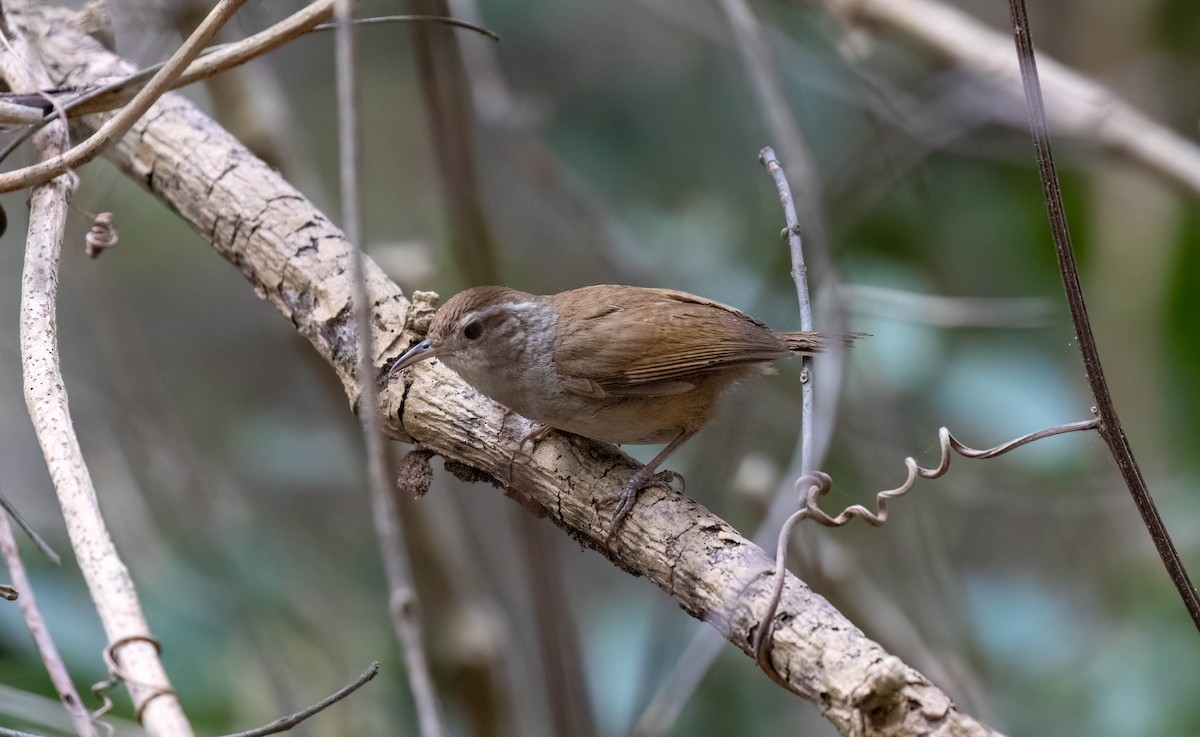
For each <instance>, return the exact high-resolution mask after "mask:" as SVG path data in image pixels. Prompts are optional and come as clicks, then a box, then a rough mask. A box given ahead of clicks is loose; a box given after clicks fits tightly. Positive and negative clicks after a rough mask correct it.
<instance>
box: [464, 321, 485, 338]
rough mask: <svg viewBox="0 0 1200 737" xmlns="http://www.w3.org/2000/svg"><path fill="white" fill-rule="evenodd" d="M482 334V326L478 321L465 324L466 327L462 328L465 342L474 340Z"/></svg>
mask: <svg viewBox="0 0 1200 737" xmlns="http://www.w3.org/2000/svg"><path fill="white" fill-rule="evenodd" d="M482 334H483V326H482V325H480V324H479V322H478V321H476V322H469V323H467V326H466V327H465V328H463V337H464V338H466V339H467V340H475V339H476V338H478V337H479V336H480V335H482Z"/></svg>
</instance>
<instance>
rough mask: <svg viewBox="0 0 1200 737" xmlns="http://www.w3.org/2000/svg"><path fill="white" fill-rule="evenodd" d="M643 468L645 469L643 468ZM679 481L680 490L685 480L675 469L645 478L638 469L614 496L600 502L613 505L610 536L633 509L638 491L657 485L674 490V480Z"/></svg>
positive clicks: (609, 528) (609, 527) (609, 529)
mask: <svg viewBox="0 0 1200 737" xmlns="http://www.w3.org/2000/svg"><path fill="white" fill-rule="evenodd" d="M643 470H645V469H643ZM676 481H678V482H679V490H680V491H681V492H682V491H683V488H684V485H685V482H684V480H683V475H682V474H680V473H678V472H677V471H659V472H658V473H656V474H654V475H653V476H650V477H649V478H645V477H644V474H643V473H642V471H638V472H637V473H635V474H634V475H633V476H632V477H630V479H629V481H628V482H626V484H625V486H624V487H623V488H622V489H621V491H620V493H618V494H617V495H616V496H612V497H609V498H608V499H605V500H604V501H603V502H602V504H604V505H606V506H607V505H609V504H612V505H614V507H613V518H612V522H611V523H610V524H609V526H608V534H609V535H610V536H611V535H612V534H613V533H614V532H616V531H617V528H618V527H620V526H621V523H622V522H624V521H625V517H626V516H627V515H628V514H629V513H630V511H632V510H633V505H635V504H637V497H638V492H639V491H641V490H642V489H645V488H647V487H650V486H658V487H660V488H663V489H666V490H667V491H672V490H674V488H675V486H674V482H676Z"/></svg>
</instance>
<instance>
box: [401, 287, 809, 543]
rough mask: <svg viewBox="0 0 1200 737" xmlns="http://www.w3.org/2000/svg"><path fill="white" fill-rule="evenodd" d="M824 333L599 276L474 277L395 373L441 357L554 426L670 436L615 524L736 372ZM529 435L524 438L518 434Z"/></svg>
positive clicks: (621, 436)
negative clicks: (578, 283)
mask: <svg viewBox="0 0 1200 737" xmlns="http://www.w3.org/2000/svg"><path fill="white" fill-rule="evenodd" d="M828 340H829V339H828V338H827V337H826V336H824V335H821V334H820V333H805V332H797V333H777V332H775V331H773V330H771V329H770V328H769V327H767V326H766V325H765V324H763V323H762V322H760V321H759V320H756V319H755V318H753V317H751V316H749V315H747V314H746V313H744V312H741V311H740V310H737V309H734V308H733V307H730V306H728V305H724V304H721V303H720V302H714V301H712V300H710V299H705V298H703V297H697V296H695V295H693V294H688V293H687V292H677V291H673V290H670V289H649V288H644V287H628V286H620V285H602V286H593V287H583V288H582V289H572V290H570V291H568V292H560V293H558V294H551V295H547V296H538V295H533V294H527V293H525V292H518V291H516V290H515V289H508V288H506V287H474V288H472V289H468V290H466V291H464V292H460V293H459V294H457V295H455V296H454V297H452V298H451V299H450V300H449V301H448V302H446V303H445V304H444V305H442V307H441V308H440V309H439V310H438V311H437V314H436V315H434V318H433V322H432V324H431V325H430V327H429V333H428V337H427V338H426V339H425V340H423V341H421V342H420V343H418V344H417V345H415V346H413V348H412V349H411V350H409V351H408V352H407V353H405V354H404V355H403V356H401V357H400V358H399V359H398V360H397V361H396V363H395V364H393V366H392V368H391V370H390V371H389V375H390V374H391V373H392V372H395V371H397V370H399V369H404V368H407V367H409V366H412V365H413V364H415V363H417V362H418V361H423V360H425V359H427V358H433V357H435V356H436V357H437V358H440V359H441V360H442V362H443V363H445V364H446V365H447V366H448V367H450V368H451V369H453V370H454V372H455V373H457V374H458V375H459V376H461V377H462V379H463V380H464V381H466V382H467V383H468V384H470V385H471V386H473V387H475V389H477V390H478V391H479V392H480V393H482V394H485V395H487V396H488V397H491V398H492V399H494V400H496V401H497V402H499V403H500V404H503V405H504V406H506V407H508V408H509V409H511V410H513V411H514V412H517V413H518V414H521V415H524V416H525V417H527V418H529V419H530V420H533V421H534V422H537V423H540V424H542V425H543V426H544V427H543V428H542V429H541V430H538V431H536V432H534V433H531V434H530V435H529V436H527V437H526V440H529V439H530V438H534V437H535V436H537V437H540V435H541V434H542V433H544V432H545V431H547V430H549V429H555V430H562V431H565V432H569V433H574V434H576V435H582V436H584V437H588V438H592V439H594V440H600V441H603V442H606V443H614V444H617V445H620V444H623V443H631V444H634V445H640V444H651V443H667V447H666V448H664V449H663V451H662V452H661V453H659V454H658V455H657V456H655V457H654V460H652V461H650V462H649V463H647V464H646V465H645V467H643V468H642V469H641V470H639V471H638V472H637V473H635V474H634V475H633V476H632V477H631V478H630V479H629V481H628V482H627V483H626V484H625V487H624V488H623V489H622V490H621V493H620V496H619V497H618V498H617V504H616V509H615V511H614V514H613V520H612V527H611V528H610V530H615V529H616V528H617V527H618V526H619V525H620V524H621V521H622V520H623V519H624V518H625V515H626V514H628V512H629V510H630V509H632V508H633V505H634V502H635V501H636V499H637V493H638V491H639V490H641V489H642V488H644V487H646V486H648V485H652V484H669V483H670V481H671V480H672V479H674V478H680V479H682V477H680V476H679V474H677V473H675V472H673V471H664V472H662V473H655V471H656V469H657V468H658V466H659V465H660V464H661V463H662V462H663V460H665V459H666V457H667V456H669V455H670V454H671V453H672V452H673V451H674V450H675V449H676V448H678V447H679V446H680V445H682V444H683V443H684V442H685V441H686V440H687V439H688V438H690V437H692V436H693V435H695V434H696V432H697V431H698V430H699V429H700V428H701V427H703V426H704V425H705V423H707V422H708V421H709V419H711V418H712V415H713V410H714V408H715V405H716V400H717V397H718V396H719V395H720V394H721V392H722V391H723V390H724V389H726V388H727V387H729V385H730V384H732V383H733V382H734V381H737V380H738V379H741V378H743V377H746V376H749V375H752V374H755V373H770V372H771V370H772V367H771V362H772V361H774V360H775V359H777V358H783V357H785V356H788V355H790V354H792V353H813V352H816V351H820V350H822V349H823V348H824V347H825V345H826V344H827V342H828ZM524 442H525V441H524V440H523V441H522V443H524Z"/></svg>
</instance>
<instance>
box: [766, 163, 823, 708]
mask: <svg viewBox="0 0 1200 737" xmlns="http://www.w3.org/2000/svg"><path fill="white" fill-rule="evenodd" d="M758 160H759V161H760V162H762V164H763V165H764V166H766V167H767V171H768V172H770V174H771V178H772V179H773V180H774V181H775V188H776V190H778V192H779V202H780V204H782V205H783V217H784V222H785V223H786V224H787V228H786V229H785V230H784V234H785V235H786V236H787V242H788V250H789V252H790V253H791V257H792V278H793V279H794V280H795V282H796V297H797V299H798V300H799V303H800V329H801V330H812V325H813V319H812V302H811V300H810V299H809V295H808V270H807V268H806V267H805V265H804V248H803V243H802V242H801V239H800V221H799V219H798V218H797V216H796V204H795V201H794V200H793V199H792V189H791V186H790V185H789V184H788V180H787V175H786V174H784V171H783V167H782V166H780V164H779V160H778V159H777V158H775V151H774V150H772V149H771V147H770V146H768V147H766V148H764V149H763V150H762V152H761V153H760V154H759V155H758ZM802 360H803V361H804V363H803V368H802V369H801V374H800V376H801V379H800V380H801V382H802V383H801V386H800V392H801V398H800V479H801V480H803V479H806V478H809V477H811V476H812V475H813V467H814V461H815V459H814V458H813V440H812V438H813V428H812V422H813V376H812V356H809V355H805V356H803V357H802ZM796 483H797V484H800V483H801V481H797V482H796ZM804 512H805V510H801V511H800V512H797V513H796V514H793V515H792V516H791V517H790V518H789V519H788V521H787V522H785V523H784V525H783V528H782V529H781V530H780V531H779V537H778V540H777V543H776V552H775V576H774V584H773V585H774V595H773V596H772V597H771V602H770V606H769V607H768V608H767V611H766V612H765V613H764V614H763V616H762V624H760V625H759V627H758V629H757V630H756V631H755V638H754V639H755V641H754V650H755V655H756V659H757V660H758V665H759V667H760V668H762V669H763V671H764V672H766V673H767V675H769V676H770V677H771V678H772V679H774V680H775V681H776V682H777V683H779V684H781V685H783V686H784V687H785V688H786V687H787V685H786V680H785V679H783V678H781V677H780V676H779V674H778V672H777V671H776V670H775V668H774V666H772V665H771V662H770V646H771V634H772V631H773V629H774V627H773V625H774V620H775V611H776V609H777V608H778V606H779V598H780V595H781V594H782V592H783V583H784V574H786V573H787V541H788V539H789V537H790V536H791V531H792V526H793V525H795V524H796V522H797V521H798V516H799V515H801V514H803V513H804Z"/></svg>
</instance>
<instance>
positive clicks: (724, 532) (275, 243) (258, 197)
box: [27, 9, 994, 735]
mask: <svg viewBox="0 0 1200 737" xmlns="http://www.w3.org/2000/svg"><path fill="white" fill-rule="evenodd" d="M27 12H28V14H29V15H28V17H29V18H33V17H34V13H35V12H36V11H34V10H32V9H31V10H29V11H27ZM30 25H31V27H35V28H36V27H37V24H36V22H31V24H30ZM64 32H65V31H63V30H62V29H59V30H58V33H64ZM38 37H39V38H40V35H39V36H38ZM88 44H89V41H88V39H87V38H86V37H80V38H78V39H77V43H76V44H75V45H74V46H73V47H68V46H67V45H65V44H64V45H60V46H57V47H56V48H55V56H56V65H55V68H56V69H60V70H64V72H65V74H64V76H65V77H66V79H61V80H58V81H65V82H69V83H77V82H81V81H86V80H90V79H94V78H95V77H96V76H99V75H102V74H106V73H107V74H111V73H113V71H114V70H116V69H119V68H120V66H121V62H120V61H119V60H117V59H116V58H115V57H113V56H112V55H110V54H107V53H106V52H104V51H103V50H102V49H100V48H98V47H97V45H95V44H92V45H91V46H89V45H88ZM69 48H73V49H74V50H73V52H70V53H68V51H69ZM43 52H44V53H48V51H47V50H46V49H43ZM83 123H84V124H85V125H88V126H95V125H99V124H101V123H102V120H100V119H93V118H85V119H84V121H83ZM108 156H109V158H110V159H111V160H112V161H113V162H114V163H116V164H117V166H118V167H120V168H121V169H122V170H124V171H125V172H126V173H127V174H128V175H129V176H131V177H132V178H133V179H134V180H135V181H137V182H139V183H141V184H142V185H143V186H146V187H147V188H148V189H149V190H150V191H151V192H152V193H153V194H154V195H155V196H156V197H158V198H160V199H161V200H162V201H163V202H165V203H166V204H167V205H168V206H169V207H171V208H172V209H173V210H175V211H176V212H177V213H178V214H179V215H180V216H181V217H183V218H184V219H185V220H186V221H188V222H189V223H190V224H191V226H192V227H193V228H195V229H196V230H197V231H199V232H200V233H202V234H204V235H205V236H206V237H207V238H209V239H210V240H211V242H212V245H213V247H214V248H215V249H216V250H217V252H218V253H219V254H220V255H222V256H223V257H224V258H226V259H227V260H229V261H230V262H231V263H233V264H235V265H237V267H238V268H239V269H240V270H241V272H242V273H243V275H244V276H245V277H246V278H247V280H248V281H250V283H251V284H252V285H253V287H254V288H255V289H256V291H257V292H258V293H259V294H260V295H262V296H263V297H264V298H265V299H266V300H268V301H269V302H270V303H271V304H272V305H274V306H275V307H276V308H277V309H279V310H280V311H281V312H282V313H283V314H284V315H285V317H287V318H288V319H289V320H290V321H291V322H292V324H293V325H294V326H295V328H296V330H297V331H298V332H300V333H301V334H302V335H304V336H305V337H306V338H307V339H308V340H309V341H310V342H311V343H312V345H313V347H314V348H315V349H316V350H317V352H318V353H319V354H320V355H321V356H322V357H323V358H325V360H327V361H328V362H329V363H330V365H331V366H332V368H333V369H334V370H335V371H336V372H337V375H338V376H339V378H340V379H341V380H342V383H343V386H344V388H345V390H346V392H347V394H348V395H349V396H350V398H351V401H352V403H355V404H356V403H357V402H358V401H359V399H360V393H359V391H358V389H357V387H358V386H359V382H358V380H357V378H356V374H357V373H358V372H357V368H356V356H357V329H356V327H355V323H354V319H353V309H352V305H353V300H352V295H353V283H352V280H351V278H350V269H349V259H350V258H352V251H351V249H352V246H351V245H350V244H349V243H347V242H346V241H345V239H344V238H343V237H342V236H341V234H340V233H339V232H337V230H336V229H334V228H333V227H332V226H331V225H330V224H329V222H328V220H327V219H326V218H325V217H324V216H322V215H321V214H320V213H319V212H317V211H316V210H315V209H314V208H313V207H312V205H311V204H310V203H308V202H307V200H305V199H304V198H303V197H302V196H301V195H300V194H299V193H298V192H297V191H296V190H295V189H294V188H292V187H291V186H290V185H288V184H287V183H286V182H284V181H283V180H282V179H280V178H279V176H278V174H277V173H275V172H274V171H272V170H271V169H270V168H269V167H267V166H266V165H264V164H263V163H262V162H260V161H258V160H257V159H255V158H254V157H252V156H250V155H249V154H248V153H247V152H246V151H245V149H244V148H242V147H241V146H240V145H239V144H238V142H237V141H236V140H234V139H232V137H230V136H229V135H228V134H227V133H225V132H224V131H222V130H221V129H220V128H219V127H217V126H216V125H214V124H213V123H212V122H211V121H210V120H209V119H207V118H206V117H205V116H204V115H203V114H201V113H200V112H199V111H198V110H196V109H195V107H194V106H192V105H191V104H190V103H188V102H187V101H186V100H183V99H181V98H179V97H177V96H174V95H168V96H166V97H164V98H163V99H162V100H160V101H159V103H158V104H157V105H156V106H155V108H154V110H153V111H152V113H151V115H149V116H148V117H147V118H146V119H144V120H142V121H140V122H139V123H138V124H137V125H136V126H135V129H134V130H133V131H132V132H131V134H130V135H128V136H126V137H125V138H123V139H122V140H121V141H120V142H119V143H118V144H117V145H116V146H114V147H113V148H112V149H111V150H110V151H109V154H108ZM363 266H364V278H365V280H366V284H367V290H368V294H369V295H370V300H369V302H370V305H371V307H372V312H373V314H372V320H371V329H372V331H373V333H374V335H373V338H374V340H373V341H372V342H373V344H374V346H375V348H374V350H373V355H372V356H371V363H372V365H373V366H374V367H375V368H376V369H377V370H379V371H380V375H381V376H382V374H383V371H382V370H383V368H384V367H385V366H386V365H387V364H388V363H389V361H390V360H391V359H394V358H395V357H397V356H398V355H399V353H400V352H401V351H402V350H403V349H404V348H405V347H406V346H407V345H408V344H409V343H410V342H412V341H413V340H414V339H415V336H416V334H417V332H418V331H419V330H420V328H421V327H422V323H423V322H424V321H427V320H428V319H429V317H430V314H431V310H432V307H431V305H430V304H429V301H428V298H427V297H424V296H419V295H418V296H417V297H416V302H414V303H409V302H408V301H407V300H405V299H404V297H403V296H402V295H401V294H400V292H399V290H398V289H397V288H396V287H395V285H394V284H392V283H391V282H389V281H388V280H387V279H386V278H384V277H383V275H382V274H381V273H380V272H379V270H378V268H377V267H375V266H374V264H372V262H371V261H369V260H366V259H364V263H363ZM402 377H403V380H401V378H402ZM410 381H411V384H410V383H409V382H410ZM380 404H381V407H380V410H381V411H380V416H381V417H382V418H383V429H384V431H385V432H387V433H388V434H390V435H392V436H394V437H397V438H416V439H417V440H418V441H419V442H420V443H421V444H422V445H423V446H424V447H426V448H428V449H429V450H432V451H434V452H435V453H438V454H440V455H442V456H443V457H445V458H446V459H448V460H452V461H455V462H456V464H458V465H457V466H456V468H457V469H459V471H460V472H463V473H468V474H470V475H471V476H472V477H473V478H476V479H478V480H485V481H490V482H493V483H495V484H498V485H500V486H502V487H503V488H504V489H505V491H506V493H508V494H510V495H513V496H517V497H520V498H521V499H522V500H523V501H524V502H525V503H527V504H529V505H536V506H539V507H541V508H542V509H544V510H545V511H546V515H547V517H548V518H549V519H550V520H551V521H552V522H554V523H555V524H556V525H558V526H560V527H562V528H563V529H564V530H565V531H566V532H567V534H569V535H571V536H572V537H573V538H574V539H575V540H577V541H578V542H579V543H580V544H582V545H584V546H586V547H589V548H591V549H593V550H595V551H596V552H598V553H600V554H602V555H604V556H605V557H607V558H608V559H609V560H611V561H612V562H613V563H614V564H615V565H617V566H619V567H621V568H622V569H624V570H627V571H630V572H632V573H635V574H638V575H641V576H644V577H645V578H646V579H647V580H648V581H650V582H652V583H653V584H655V585H656V586H658V587H659V588H661V589H662V590H663V591H665V592H666V593H667V594H669V595H670V596H671V597H672V598H673V599H674V600H675V601H676V602H677V603H678V604H679V605H680V606H681V607H682V608H683V609H684V610H685V611H687V612H688V613H689V614H691V615H692V616H694V617H697V618H699V619H702V620H704V621H706V622H708V623H709V624H710V625H712V626H713V627H715V628H716V629H717V630H718V631H719V632H721V633H722V635H723V636H725V637H726V638H727V639H728V640H729V641H730V642H731V643H733V644H734V645H736V646H737V647H738V648H740V649H742V650H743V651H744V652H747V653H749V652H750V650H751V642H752V639H753V633H754V630H755V628H756V627H757V626H758V623H759V621H760V618H761V616H762V613H763V611H764V609H765V605H766V600H767V597H768V595H769V591H768V581H767V578H768V576H769V573H770V571H771V569H772V567H773V563H772V560H771V559H770V558H769V557H768V556H767V555H766V554H765V553H764V552H763V551H762V549H760V548H759V547H757V546H755V545H753V544H752V543H751V542H749V541H748V540H746V539H745V538H743V537H742V536H741V535H740V534H738V533H737V531H736V530H734V529H733V528H731V527H730V526H729V525H728V524H727V523H725V522H724V521H722V520H721V519H719V518H717V517H715V516H713V515H712V514H710V513H709V512H708V511H707V510H705V509H704V508H703V507H701V506H700V505H698V504H697V503H695V502H694V501H692V500H691V499H688V498H687V497H685V496H682V495H680V494H676V493H671V492H667V491H664V490H660V489H648V490H646V491H644V492H643V493H642V496H641V498H640V499H639V502H638V504H637V505H636V506H635V507H634V509H633V511H632V513H631V514H630V515H629V517H628V518H627V519H626V522H625V525H624V526H623V527H622V528H621V529H620V530H618V531H617V532H616V533H615V534H613V535H612V536H611V537H609V535H608V528H609V525H608V522H609V517H610V515H611V510H610V509H609V508H608V507H607V506H606V505H605V504H604V503H603V502H604V500H606V499H608V498H609V497H610V496H611V495H612V494H613V492H614V491H615V490H616V489H617V488H619V487H620V485H621V484H623V483H624V482H625V481H626V480H627V479H628V478H629V477H630V476H631V475H632V474H633V473H634V471H635V470H636V469H637V468H638V466H637V464H636V463H634V462H633V461H632V460H630V459H629V458H628V457H627V456H625V455H624V454H622V453H621V452H620V451H618V450H617V449H616V448H613V447H610V446H604V445H600V444H597V443H593V442H591V441H584V440H579V439H574V438H570V437H558V438H551V439H547V440H545V441H543V442H542V443H541V444H539V445H538V446H537V448H536V449H534V450H532V451H528V450H521V449H520V448H519V441H520V439H521V438H522V437H524V436H525V435H526V434H527V433H528V431H529V430H530V425H529V423H528V422H526V421H524V420H522V419H520V418H518V417H516V416H514V415H512V414H511V413H509V412H506V411H505V410H504V409H503V408H501V407H500V406H498V405H496V404H494V403H492V402H490V401H487V400H485V399H483V398H482V397H481V396H480V395H479V394H478V393H477V392H475V391H473V390H471V389H470V388H469V387H467V386H466V385H465V384H463V383H462V382H461V380H459V379H458V378H457V376H455V375H454V374H453V373H452V372H450V371H449V370H448V369H446V368H444V367H442V366H440V365H438V364H434V365H423V366H421V367H418V368H417V369H416V370H414V371H412V372H405V373H403V374H400V375H398V376H396V377H395V380H393V381H392V382H391V384H390V385H388V386H386V387H384V391H383V392H382V393H381V396H380ZM780 612H781V613H782V614H783V615H785V616H783V617H781V619H780V620H779V624H778V625H777V627H776V631H775V643H774V651H773V652H774V658H775V662H776V663H778V664H780V668H779V670H780V671H781V672H782V673H784V674H785V677H786V678H787V679H788V682H789V685H790V686H791V687H792V688H794V689H795V690H796V691H797V692H798V693H800V694H803V695H804V696H805V698H808V699H810V700H812V701H814V702H815V703H818V704H819V705H820V708H821V710H822V713H823V715H824V716H825V717H826V718H827V719H828V720H829V721H830V722H831V723H833V724H834V725H835V726H836V727H837V728H838V729H839V730H840V731H841V732H842V733H844V734H862V733H863V731H864V729H867V730H872V731H879V732H886V733H888V734H894V735H906V734H912V735H916V734H925V735H990V734H994V733H993V732H991V731H990V730H989V729H987V728H986V727H984V726H983V725H981V724H979V723H978V722H976V721H975V720H973V719H971V718H970V717H968V716H966V715H964V714H962V713H960V712H959V711H958V710H957V709H956V708H955V707H954V705H953V703H952V701H951V700H950V698H949V697H947V696H946V695H945V694H944V693H942V692H941V691H940V690H938V689H937V688H936V687H934V686H933V685H932V684H931V683H930V682H929V681H928V680H927V679H926V678H925V677H924V676H922V675H921V674H920V673H918V672H916V671H915V670H913V669H912V668H909V667H908V666H906V665H905V664H903V663H902V662H901V661H900V660H899V659H897V658H896V657H894V656H892V655H889V654H888V653H887V652H886V651H884V650H883V648H882V647H880V646H879V645H878V644H876V643H874V642H872V641H871V640H869V639H868V638H867V637H866V636H865V635H864V634H863V633H862V632H861V631H859V630H858V628H857V627H855V626H854V625H853V623H851V622H849V621H848V620H846V619H845V618H844V617H843V616H842V615H841V614H840V613H839V612H838V611H837V610H836V609H834V608H833V607H832V606H831V605H830V604H829V603H828V602H827V601H825V600H824V599H823V598H822V597H820V596H818V595H816V594H814V593H813V592H812V591H811V590H809V589H808V587H807V586H805V585H804V584H803V583H801V582H800V581H799V580H797V579H796V578H795V577H794V576H788V577H787V579H786V581H785V586H784V593H783V597H782V602H781V605H780Z"/></svg>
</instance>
